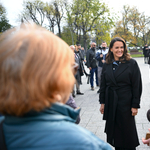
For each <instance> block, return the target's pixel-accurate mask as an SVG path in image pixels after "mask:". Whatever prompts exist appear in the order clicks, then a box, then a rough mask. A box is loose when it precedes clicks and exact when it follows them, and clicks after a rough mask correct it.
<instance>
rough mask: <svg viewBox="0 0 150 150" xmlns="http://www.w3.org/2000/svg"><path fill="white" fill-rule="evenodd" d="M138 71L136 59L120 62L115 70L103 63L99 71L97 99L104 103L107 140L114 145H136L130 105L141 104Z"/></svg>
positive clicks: (140, 84) (140, 85)
mask: <svg viewBox="0 0 150 150" xmlns="http://www.w3.org/2000/svg"><path fill="white" fill-rule="evenodd" d="M141 93H142V81H141V73H140V70H139V67H138V64H137V62H136V61H135V60H133V59H130V61H126V62H125V63H121V64H120V65H119V66H118V68H117V69H116V71H115V72H113V65H112V64H104V66H103V69H102V75H101V85H100V97H99V98H100V99H99V101H100V103H101V104H105V108H104V115H103V119H104V120H106V125H105V132H106V134H107V142H108V143H110V144H111V145H113V146H115V147H122V148H134V147H136V146H138V145H139V141H138V135H137V131H136V125H135V119H134V117H133V116H132V112H131V108H140V97H141Z"/></svg>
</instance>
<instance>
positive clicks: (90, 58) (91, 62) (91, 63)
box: [86, 49, 97, 68]
mask: <svg viewBox="0 0 150 150" xmlns="http://www.w3.org/2000/svg"><path fill="white" fill-rule="evenodd" d="M95 56H96V54H95V50H93V49H89V50H88V51H87V54H86V62H87V63H86V65H87V67H88V68H89V67H91V68H96V67H97V60H96V58H95Z"/></svg>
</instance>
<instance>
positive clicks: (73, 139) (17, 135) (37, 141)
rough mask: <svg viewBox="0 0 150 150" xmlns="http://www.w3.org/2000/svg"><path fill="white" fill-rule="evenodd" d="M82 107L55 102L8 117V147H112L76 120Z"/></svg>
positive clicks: (46, 149) (96, 149) (98, 149)
mask: <svg viewBox="0 0 150 150" xmlns="http://www.w3.org/2000/svg"><path fill="white" fill-rule="evenodd" d="M78 115H79V110H74V109H72V108H70V107H69V106H67V105H63V104H59V103H55V104H53V105H52V107H51V108H47V109H45V110H43V111H42V112H31V113H28V114H27V115H25V116H23V117H14V116H6V117H5V120H4V124H3V128H4V135H5V140H6V145H7V149H8V150H35V149H36V150H85V149H86V150H111V148H110V146H109V145H108V144H107V143H105V142H103V141H102V140H100V139H99V138H98V137H96V136H95V135H94V134H92V133H91V132H89V131H87V130H86V129H84V128H82V127H80V126H78V125H76V124H75V123H74V122H75V120H76V117H77V116H78Z"/></svg>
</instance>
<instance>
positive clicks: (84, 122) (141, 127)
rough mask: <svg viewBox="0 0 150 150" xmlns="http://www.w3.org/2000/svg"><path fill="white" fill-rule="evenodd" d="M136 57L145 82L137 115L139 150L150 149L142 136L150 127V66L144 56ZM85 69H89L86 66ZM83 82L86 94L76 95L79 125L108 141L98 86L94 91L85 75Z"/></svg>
mask: <svg viewBox="0 0 150 150" xmlns="http://www.w3.org/2000/svg"><path fill="white" fill-rule="evenodd" d="M134 59H136V60H137V62H138V64H139V67H140V70H141V74H142V83H143V92H142V98H141V109H139V112H138V115H137V116H136V125H137V131H138V136H139V141H140V145H139V146H138V147H137V150H148V149H150V148H149V147H148V146H147V145H144V144H143V143H142V141H141V139H142V137H145V134H146V132H148V128H150V123H149V122H148V120H147V117H146V112H147V110H148V109H149V108H150V73H149V70H150V68H149V65H148V64H144V58H142V57H141V58H134ZM85 69H86V70H87V71H88V69H87V67H86V66H85ZM82 82H83V84H82V85H81V86H80V89H81V92H84V95H76V97H75V101H76V104H77V106H79V107H81V121H80V124H79V125H80V126H82V127H84V128H86V129H88V130H90V131H91V132H93V133H94V134H95V135H96V136H98V137H99V138H100V139H102V140H104V141H106V135H105V133H104V126H105V121H103V120H102V115H101V113H100V111H99V108H100V104H99V101H98V99H99V94H97V90H98V87H96V88H95V90H94V91H91V89H90V84H87V78H86V77H85V76H83V77H82ZM94 84H95V83H94Z"/></svg>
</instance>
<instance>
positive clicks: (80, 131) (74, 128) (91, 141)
mask: <svg viewBox="0 0 150 150" xmlns="http://www.w3.org/2000/svg"><path fill="white" fill-rule="evenodd" d="M66 136H68V137H65V138H70V137H71V141H72V142H73V143H74V142H75V143H76V144H78V146H79V147H78V148H79V149H84V148H85V149H94V150H98V149H101V150H111V148H110V146H109V145H108V144H107V143H106V142H104V141H102V140H101V139H99V138H98V137H97V136H95V135H94V134H93V133H91V132H90V131H88V130H86V129H84V128H82V127H80V126H78V125H71V126H70V128H68V135H66ZM75 143H74V144H75Z"/></svg>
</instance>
